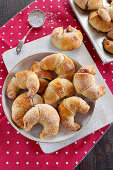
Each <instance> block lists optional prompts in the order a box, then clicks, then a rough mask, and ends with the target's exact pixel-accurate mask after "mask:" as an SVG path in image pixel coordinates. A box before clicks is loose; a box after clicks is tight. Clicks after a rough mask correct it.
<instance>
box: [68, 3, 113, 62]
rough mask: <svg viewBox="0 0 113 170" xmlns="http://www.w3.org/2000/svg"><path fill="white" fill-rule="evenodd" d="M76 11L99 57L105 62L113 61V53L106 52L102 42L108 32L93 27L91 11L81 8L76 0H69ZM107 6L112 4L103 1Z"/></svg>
mask: <svg viewBox="0 0 113 170" xmlns="http://www.w3.org/2000/svg"><path fill="white" fill-rule="evenodd" d="M68 1H69V3H70V5H71V7H72V9H73V11H74V13H75V14H76V16H77V18H78V20H79V22H80V23H81V26H82V27H83V29H84V31H85V32H86V34H87V35H88V37H89V39H90V40H91V42H92V44H93V46H94V47H95V50H96V51H97V53H98V55H99V57H100V58H101V60H102V61H103V63H110V62H112V61H113V55H112V54H110V53H108V52H106V51H105V50H104V48H103V45H102V42H103V39H104V38H105V37H106V33H101V32H97V31H96V30H95V29H94V28H92V27H91V26H90V24H89V22H88V15H89V14H90V11H86V10H83V9H81V8H79V7H78V6H77V5H76V4H75V2H74V0H68ZM103 4H104V5H105V6H109V5H110V4H109V3H108V2H107V0H104V1H103Z"/></svg>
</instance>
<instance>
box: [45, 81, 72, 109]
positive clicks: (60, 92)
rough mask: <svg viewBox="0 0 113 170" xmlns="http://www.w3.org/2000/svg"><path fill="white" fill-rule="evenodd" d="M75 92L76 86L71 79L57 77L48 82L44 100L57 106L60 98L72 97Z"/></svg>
mask: <svg viewBox="0 0 113 170" xmlns="http://www.w3.org/2000/svg"><path fill="white" fill-rule="evenodd" d="M74 94H75V89H74V86H73V84H72V83H71V82H70V81H69V80H67V79H62V78H56V79H54V80H52V81H51V82H50V83H49V84H48V87H47V88H46V90H45V93H44V101H45V103H46V104H50V105H52V106H53V107H55V108H56V107H57V104H58V100H59V99H62V98H63V97H70V96H73V95H74Z"/></svg>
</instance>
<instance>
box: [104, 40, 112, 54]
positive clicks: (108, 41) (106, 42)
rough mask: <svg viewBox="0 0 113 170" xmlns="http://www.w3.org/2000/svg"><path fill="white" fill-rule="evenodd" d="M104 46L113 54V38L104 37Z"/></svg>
mask: <svg viewBox="0 0 113 170" xmlns="http://www.w3.org/2000/svg"><path fill="white" fill-rule="evenodd" d="M103 47H104V49H105V50H106V51H108V52H109V53H111V54H113V40H109V39H107V38H104V40H103Z"/></svg>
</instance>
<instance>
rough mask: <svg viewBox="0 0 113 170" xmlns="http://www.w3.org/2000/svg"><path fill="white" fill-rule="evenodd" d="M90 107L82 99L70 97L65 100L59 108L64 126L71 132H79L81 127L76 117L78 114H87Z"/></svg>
mask: <svg viewBox="0 0 113 170" xmlns="http://www.w3.org/2000/svg"><path fill="white" fill-rule="evenodd" d="M89 108H90V106H89V105H88V104H87V103H86V102H85V101H84V100H83V99H82V98H80V97H76V96H73V97H69V98H66V99H64V100H63V101H62V102H61V103H60V105H59V106H58V111H59V115H60V120H61V123H62V125H63V126H64V127H65V128H67V129H69V130H75V131H77V130H79V129H80V125H79V124H78V123H75V121H74V116H75V115H76V113H77V112H79V113H82V114H86V113H87V112H88V110H89Z"/></svg>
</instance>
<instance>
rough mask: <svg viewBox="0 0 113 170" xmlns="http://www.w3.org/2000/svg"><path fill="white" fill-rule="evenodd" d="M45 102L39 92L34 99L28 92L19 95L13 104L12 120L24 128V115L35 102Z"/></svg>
mask: <svg viewBox="0 0 113 170" xmlns="http://www.w3.org/2000/svg"><path fill="white" fill-rule="evenodd" d="M38 103H43V99H42V98H41V96H39V95H38V94H36V95H34V97H33V99H31V98H29V97H28V95H27V92H25V93H22V94H21V95H19V96H18V97H17V98H16V99H15V100H14V102H13V105H12V120H13V121H14V122H15V123H16V124H17V125H18V126H19V127H20V128H23V116H24V115H25V114H26V112H27V111H28V110H29V109H30V108H31V107H33V106H34V105H35V104H38Z"/></svg>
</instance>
